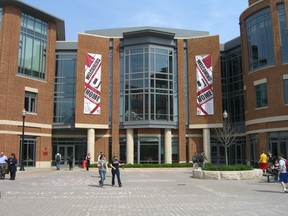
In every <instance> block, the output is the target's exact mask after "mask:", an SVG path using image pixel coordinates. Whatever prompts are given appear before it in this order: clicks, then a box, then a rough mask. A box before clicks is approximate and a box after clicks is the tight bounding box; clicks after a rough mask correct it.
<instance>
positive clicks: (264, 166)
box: [259, 163, 267, 170]
mask: <svg viewBox="0 0 288 216" xmlns="http://www.w3.org/2000/svg"><path fill="white" fill-rule="evenodd" d="M259 167H260V169H262V170H266V169H267V163H259Z"/></svg>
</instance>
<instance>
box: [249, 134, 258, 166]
mask: <svg viewBox="0 0 288 216" xmlns="http://www.w3.org/2000/svg"><path fill="white" fill-rule="evenodd" d="M249 141H250V163H251V165H258V160H259V158H258V157H259V156H258V155H257V156H256V147H257V146H258V145H259V134H250V135H249Z"/></svg>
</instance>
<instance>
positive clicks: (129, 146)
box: [126, 129, 134, 164]
mask: <svg viewBox="0 0 288 216" xmlns="http://www.w3.org/2000/svg"><path fill="white" fill-rule="evenodd" d="M133 136H134V131H133V129H127V130H126V140H127V141H126V142H127V143H126V163H127V164H134V137H133Z"/></svg>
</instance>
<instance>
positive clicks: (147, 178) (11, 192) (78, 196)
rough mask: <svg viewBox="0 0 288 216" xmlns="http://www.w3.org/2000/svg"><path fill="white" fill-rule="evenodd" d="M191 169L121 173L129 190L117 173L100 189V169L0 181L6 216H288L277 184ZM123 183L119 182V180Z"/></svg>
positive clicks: (32, 171) (29, 171)
mask: <svg viewBox="0 0 288 216" xmlns="http://www.w3.org/2000/svg"><path fill="white" fill-rule="evenodd" d="M191 171H192V170H191V168H179V169H176V168H173V169H168V168H166V169H131V168H130V169H121V176H122V181H123V187H118V186H114V187H112V186H111V173H110V170H109V172H108V173H107V177H106V181H105V185H104V187H103V188H99V187H98V181H99V175H98V170H97V169H91V170H90V171H89V172H87V171H86V170H85V169H81V168H76V169H74V170H72V171H69V170H68V169H67V168H62V169H61V170H60V171H56V169H54V168H53V169H52V168H51V169H37V168H26V171H21V172H20V171H18V172H17V176H16V180H15V181H10V180H8V178H9V176H7V175H6V179H7V180H2V181H0V191H1V198H0V207H1V211H0V214H1V215H13V216H14V215H16V216H18V215H19V216H20V215H21V216H26V215H27V216H28V215H29V216H33V215H37V216H39V215H40V216H44V215H49V216H50V215H61V216H62V215H64V216H66V215H67V216H74V215H77V216H78V215H79V216H94V215H97V216H98V215H99V216H104V215H107V216H113V215H117V216H121V215H123V216H126V215H127V216H128V215H131V216H138V215H139V216H140V215H149V216H156V215H157V216H158V215H159V216H165V215H179V216H180V215H181V216H182V215H197V216H198V215H211V216H212V215H215V216H216V215H219V216H220V215H221V216H222V215H229V216H231V215H245V216H250V215H261V216H265V215H269V216H271V215H272V216H273V215H287V214H288V193H285V194H284V193H282V188H281V186H280V184H279V183H277V182H273V181H272V182H271V183H268V182H267V178H265V177H263V178H262V179H260V180H242V181H237V180H220V181H219V180H203V179H194V178H192V176H191V175H192V172H191ZM116 182H117V181H116Z"/></svg>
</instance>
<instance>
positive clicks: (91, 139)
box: [85, 129, 95, 163]
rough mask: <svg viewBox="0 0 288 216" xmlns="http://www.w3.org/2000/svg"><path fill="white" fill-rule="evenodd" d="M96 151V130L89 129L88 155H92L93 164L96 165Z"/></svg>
mask: <svg viewBox="0 0 288 216" xmlns="http://www.w3.org/2000/svg"><path fill="white" fill-rule="evenodd" d="M94 149H95V129H88V130H87V153H90V155H91V163H94V161H95V160H94V159H95V155H94ZM85 156H86V155H85Z"/></svg>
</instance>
